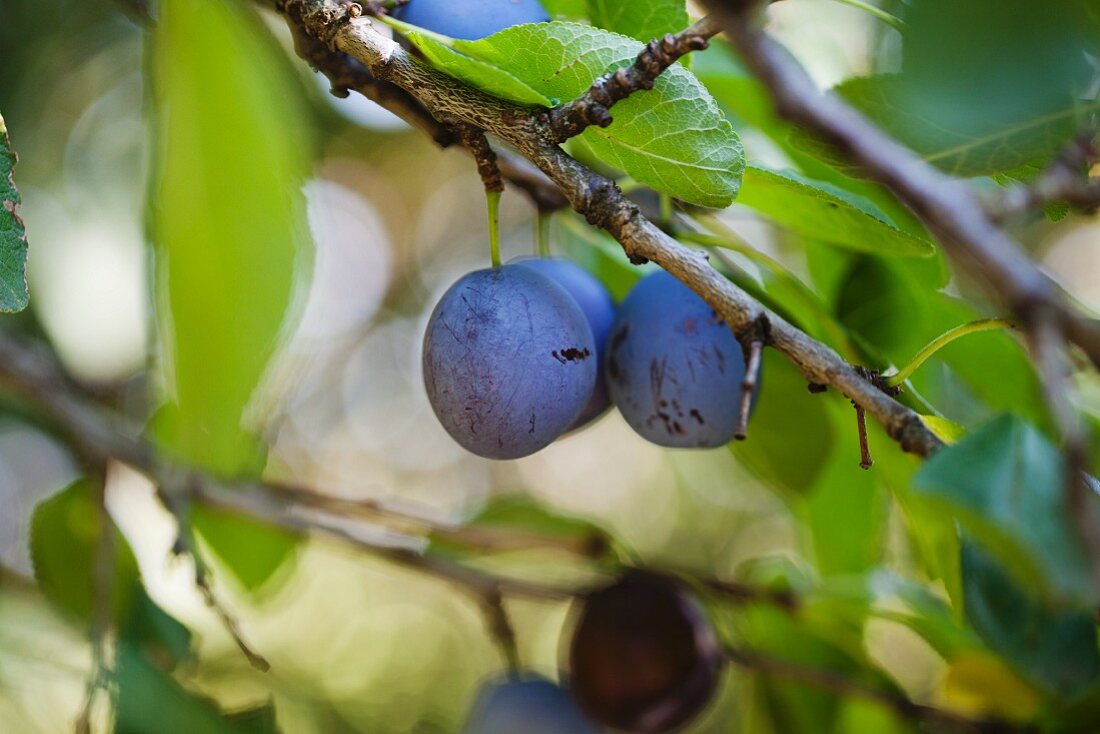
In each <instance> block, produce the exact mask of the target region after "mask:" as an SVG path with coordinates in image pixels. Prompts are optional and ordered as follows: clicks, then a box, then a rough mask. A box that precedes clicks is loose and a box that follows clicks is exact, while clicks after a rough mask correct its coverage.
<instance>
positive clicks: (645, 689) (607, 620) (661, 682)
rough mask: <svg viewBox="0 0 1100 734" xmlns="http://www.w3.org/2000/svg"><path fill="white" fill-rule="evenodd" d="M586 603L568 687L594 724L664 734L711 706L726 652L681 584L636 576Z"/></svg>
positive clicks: (634, 573)
mask: <svg viewBox="0 0 1100 734" xmlns="http://www.w3.org/2000/svg"><path fill="white" fill-rule="evenodd" d="M580 604H581V608H580V614H579V616H578V619H577V622H576V626H575V631H574V633H573V638H572V641H571V643H570V647H569V667H570V675H571V678H570V687H571V689H572V693H573V697H574V699H575V700H576V701H577V703H578V705H579V706H580V709H581V711H583V712H584V713H585V714H586V715H587V716H588V717H589V718H591V719H592V720H594V721H596V722H598V723H601V724H604V725H606V726H609V727H611V728H613V729H618V730H621V731H627V732H636V733H638V734H658V733H660V732H667V731H669V730H671V729H675V728H677V727H679V726H681V725H683V724H685V723H686V722H687V721H689V720H690V719H692V718H694V717H695V716H696V715H697V714H698V713H699V712H700V711H701V710H702V709H703V707H704V706H706V704H707V702H708V701H710V699H711V697H712V695H713V694H714V689H715V686H716V685H717V682H718V676H719V673H720V671H721V668H722V662H723V656H722V649H721V646H720V645H719V643H718V638H717V635H716V634H715V632H714V628H713V627H712V626H711V623H710V620H709V619H708V618H707V615H706V613H705V611H704V610H703V608H702V606H701V605H700V604H699V603H698V602H697V601H696V600H695V598H694V597H693V596H692V595H691V594H690V593H689V592H688V591H687V589H686V588H685V587H684V586H683V584H682V583H681V582H680V581H678V580H676V579H674V578H672V577H666V576H662V575H658V574H654V573H649V572H644V571H631V572H628V573H627V574H626V575H625V576H623V577H622V578H621V579H620V580H619V581H617V582H615V583H613V584H611V585H610V586H607V587H605V588H603V589H600V590H598V591H596V592H594V593H592V594H590V595H589V596H588V597H587V598H586V599H584V600H583V601H582V602H580Z"/></svg>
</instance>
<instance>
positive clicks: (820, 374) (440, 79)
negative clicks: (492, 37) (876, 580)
mask: <svg viewBox="0 0 1100 734" xmlns="http://www.w3.org/2000/svg"><path fill="white" fill-rule="evenodd" d="M279 7H280V8H281V9H282V10H283V11H284V12H287V13H288V14H289V16H290V17H291V18H292V19H293V18H299V19H300V21H301V22H302V23H303V27H304V29H305V30H306V31H307V32H308V33H310V34H311V35H313V36H314V37H316V38H318V39H321V40H323V41H324V42H326V43H330V44H332V45H333V47H334V48H336V49H338V50H339V51H342V52H344V53H347V54H349V55H351V56H353V57H355V58H356V59H358V60H359V61H361V62H363V64H364V65H365V66H366V67H367V69H368V70H369V71H370V73H371V75H372V76H373V77H374V78H376V79H380V80H383V81H386V82H390V83H392V84H395V85H396V86H398V87H400V88H402V89H404V90H405V91H407V92H409V93H410V94H412V95H413V96H415V97H416V99H417V100H418V101H419V102H420V103H421V104H422V105H423V106H424V107H425V108H426V109H428V111H429V112H430V113H431V114H432V116H433V117H434V118H435V119H437V120H440V121H442V122H444V123H446V124H468V125H473V126H475V127H478V128H480V129H482V130H484V131H486V132H487V133H490V134H492V135H494V136H495V137H497V138H499V139H501V140H503V141H505V142H506V143H508V144H509V145H511V146H512V147H513V148H515V149H516V150H517V151H519V152H520V153H521V154H522V155H523V156H524V157H525V158H527V159H528V160H530V161H531V162H532V163H534V164H535V165H536V166H537V167H538V168H539V169H540V170H541V171H542V172H543V173H544V174H545V175H546V176H547V177H548V178H549V179H550V180H551V181H553V182H554V183H555V184H556V185H557V187H558V188H559V190H560V191H561V192H562V193H563V194H564V195H565V197H566V198H567V199H568V200H569V203H570V205H571V206H572V207H573V209H574V210H576V211H577V212H579V213H580V214H581V215H583V216H584V217H585V219H586V220H587V221H588V222H589V223H590V224H593V225H595V226H598V227H601V228H602V229H605V230H607V231H608V232H609V233H610V234H611V235H612V236H613V237H615V239H616V240H618V241H619V243H620V244H621V245H622V246H623V249H624V250H625V251H626V253H627V255H628V256H629V257H630V258H631V259H632V260H633V261H634V262H645V261H648V260H652V261H653V262H656V263H657V264H659V265H661V267H663V268H664V269H665V270H667V271H668V272H670V273H672V274H673V275H675V276H676V277H678V278H679V279H680V280H682V281H683V282H684V283H686V284H687V285H688V286H689V287H691V288H692V289H693V290H695V292H696V293H698V294H699V295H700V296H701V297H702V298H703V299H704V300H706V301H707V302H708V303H709V304H710V305H711V307H713V308H714V309H715V311H716V312H717V313H718V314H719V315H720V316H721V317H722V318H723V319H724V320H725V321H726V322H727V323H728V324H729V325H730V326H731V327H732V328H733V330H734V332H735V333H738V334H742V333H745V332H747V331H748V330H749V329H751V328H752V325H753V324H754V323H755V322H756V321H757V319H759V318H761V317H766V318H767V320H768V322H769V324H770V325H771V330H770V335H769V342H768V345H769V346H771V347H773V348H775V349H777V350H778V351H780V352H782V353H783V354H784V355H786V356H787V357H788V358H789V359H790V360H791V361H792V362H793V363H794V364H795V366H797V367H798V368H799V370H801V372H802V373H803V375H805V377H806V379H807V380H809V381H810V382H813V383H818V384H823V385H830V386H832V387H834V388H836V389H837V390H838V391H839V392H841V393H843V394H844V395H845V396H846V397H847V398H848V399H850V400H852V401H854V402H855V403H856V404H857V405H860V406H862V407H863V408H864V409H865V410H866V411H867V413H868V414H870V415H871V416H873V417H874V418H875V419H876V420H878V421H879V422H880V423H882V425H883V426H884V427H885V429H886V431H887V433H888V434H889V435H890V436H891V437H892V438H893V439H894V440H896V441H898V442H899V443H900V444H901V446H902V448H903V449H904V450H906V451H910V452H912V453H916V454H918V455H920V456H929V455H931V454H932V453H933V452H935V451H936V450H937V449H939V448H940V447H941V446H942V443H941V442H940V440H939V439H938V438H936V436H935V435H934V434H933V433H932V432H931V431H929V430H928V429H927V428H926V427H925V426H924V424H923V423H922V422H921V420H920V417H919V416H918V415H917V414H916V413H915V412H913V411H912V410H910V409H909V408H906V407H905V406H904V405H902V404H901V403H899V402H897V401H896V400H893V399H892V398H890V397H889V396H887V395H885V394H884V393H883V392H882V391H881V390H879V389H878V388H877V387H876V386H875V385H873V384H872V383H870V382H869V381H867V380H866V379H865V378H864V377H863V376H862V375H860V374H859V372H858V371H857V370H856V369H855V368H854V367H853V366H852V365H850V364H848V363H847V362H846V361H844V360H843V359H842V358H841V357H840V356H839V355H838V354H837V353H836V352H835V351H833V350H832V349H831V348H829V347H828V346H826V345H824V344H821V343H820V342H817V341H815V340H814V339H812V338H810V337H809V336H807V335H806V334H805V333H803V332H802V331H800V330H799V329H797V328H795V327H794V326H792V325H791V324H789V323H787V322H786V321H784V320H783V319H782V318H780V317H779V316H777V315H776V314H774V313H771V312H770V311H768V310H767V309H765V308H764V307H763V306H762V305H761V304H759V303H758V302H757V301H755V300H754V299H752V298H751V297H750V296H748V295H747V294H746V293H745V292H744V291H742V290H740V289H739V288H737V287H736V286H735V285H734V284H733V283H731V282H730V281H729V280H727V279H726V278H724V277H723V276H722V275H721V274H720V273H719V272H717V271H716V270H715V269H714V268H712V267H710V265H709V264H708V263H707V260H706V257H705V256H704V255H702V254H701V253H699V252H698V251H696V250H692V249H690V248H688V247H685V246H684V245H681V244H680V243H679V242H677V241H676V240H674V239H673V238H671V237H670V236H669V235H667V234H666V233H664V232H663V231H661V229H660V228H659V227H657V226H656V225H655V224H653V223H652V222H651V221H649V220H647V219H646V218H645V217H644V216H642V214H641V212H640V211H639V209H638V207H637V206H636V205H635V204H634V203H632V202H631V201H629V200H628V199H627V198H626V197H624V196H623V194H622V192H621V191H620V190H619V188H618V187H617V186H616V185H615V184H614V182H612V181H610V180H608V179H606V178H604V177H602V176H600V175H598V174H596V173H594V172H593V171H591V170H589V169H588V168H586V167H585V166H583V165H582V164H581V163H579V162H578V161H576V160H574V159H573V158H571V157H570V156H569V155H567V154H566V153H565V152H564V151H562V150H561V149H560V148H559V147H558V146H557V145H555V144H554V143H553V136H552V135H551V133H550V131H549V129H548V126H547V124H546V122H545V119H546V118H545V115H544V114H543V113H542V111H540V110H539V109H537V108H529V107H523V106H520V105H515V104H511V103H508V102H505V101H502V100H499V99H497V98H495V97H492V96H490V95H488V94H485V93H483V92H480V91H478V90H476V89H472V88H470V87H466V86H464V85H462V84H461V83H460V82H457V81H456V80H454V79H453V78H451V77H449V76H447V75H445V74H443V73H442V72H439V71H436V70H435V69H432V68H431V67H429V66H427V65H426V64H423V63H421V62H420V61H418V60H416V59H414V58H413V57H412V56H410V55H409V54H408V53H406V52H405V51H404V49H402V48H401V47H400V46H399V45H398V44H397V43H395V42H393V41H392V40H390V39H388V38H386V37H385V36H383V35H381V34H379V33H378V32H377V31H375V30H374V28H373V27H372V26H371V24H370V21H369V20H368V19H366V18H350V17H348V16H347V15H346V13H345V12H344V10H343V8H342V6H340V5H339V4H337V3H335V2H333V0H281V2H280V3H279Z"/></svg>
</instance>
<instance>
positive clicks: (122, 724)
mask: <svg viewBox="0 0 1100 734" xmlns="http://www.w3.org/2000/svg"><path fill="white" fill-rule="evenodd" d="M117 658H118V659H117V661H116V671H115V679H116V682H117V686H118V698H117V704H116V706H115V719H116V721H115V729H114V731H115V732H116V733H117V734H147V733H148V732H152V731H155V732H157V733H158V734H194V733H195V732H203V734H276V733H277V732H278V728H277V727H276V726H275V719H274V715H273V713H272V712H271V709H270V707H266V708H263V709H260V710H258V711H248V712H244V713H243V714H235V715H233V716H228V715H226V714H224V713H223V712H221V711H220V710H219V709H218V707H217V706H216V705H215V704H214V702H213V701H210V700H208V699H205V698H202V697H200V696H198V695H195V694H192V693H190V692H189V691H187V690H185V689H184V688H183V687H182V686H181V685H180V684H179V683H177V682H176V681H175V680H174V679H173V678H172V677H171V676H169V675H167V674H166V673H164V672H162V671H161V670H160V669H158V668H157V667H156V666H154V665H153V664H152V662H150V661H149V659H147V658H146V657H145V656H144V655H142V654H141V652H140V651H139V650H138V649H137V648H135V647H134V646H133V645H130V644H125V643H124V644H122V645H119V649H118V655H117Z"/></svg>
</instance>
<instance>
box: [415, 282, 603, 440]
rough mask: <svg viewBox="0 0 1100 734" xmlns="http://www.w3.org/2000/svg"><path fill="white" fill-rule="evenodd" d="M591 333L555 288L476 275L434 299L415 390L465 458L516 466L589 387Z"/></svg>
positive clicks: (568, 419)
mask: <svg viewBox="0 0 1100 734" xmlns="http://www.w3.org/2000/svg"><path fill="white" fill-rule="evenodd" d="M595 357H596V344H595V342H594V341H593V339H592V329H591V328H590V327H589V326H588V322H587V321H586V320H585V318H584V314H583V313H582V312H581V309H580V306H578V305H577V303H576V301H574V300H573V297H572V296H570V295H569V294H568V293H567V292H566V291H565V289H564V288H562V287H561V286H560V285H558V284H557V283H555V282H554V281H552V280H550V279H549V278H547V277H546V276H545V275H542V274H541V273H538V272H536V271H535V270H533V269H531V268H523V267H518V266H516V265H505V266H503V267H498V268H489V269H486V270H477V271H474V272H472V273H469V274H467V275H465V276H463V277H462V278H460V279H459V280H458V282H457V283H455V284H454V285H453V286H451V288H450V289H449V290H448V291H447V292H446V293H445V294H444V295H443V298H442V299H440V301H439V303H438V304H437V305H436V307H435V310H434V311H433V312H432V315H431V318H430V319H429V320H428V329H427V332H426V333H425V334H424V352H423V365H424V386H425V387H426V388H427V392H428V400H429V401H430V402H431V405H432V409H433V410H434V411H435V414H436V416H437V417H438V418H439V421H440V423H442V424H443V427H444V428H445V429H446V430H447V432H448V433H449V434H451V436H452V437H453V438H454V439H455V440H456V441H457V442H458V443H459V444H461V445H462V446H463V447H465V448H466V449H467V450H469V451H471V452H473V453H475V454H477V455H478V456H484V457H486V458H489V459H517V458H519V457H521V456H527V455H529V454H533V453H535V452H536V451H538V450H539V449H542V448H544V447H545V446H548V445H549V444H550V443H551V442H552V441H554V439H556V438H557V437H558V436H560V435H561V434H562V433H564V432H565V431H566V430H567V429H568V428H569V427H570V426H571V425H572V424H573V422H574V421H575V420H576V419H577V416H578V415H580V413H581V411H582V410H583V409H584V407H585V405H586V404H587V403H588V399H589V397H590V396H591V395H592V389H593V388H594V386H595V384H596V359H595Z"/></svg>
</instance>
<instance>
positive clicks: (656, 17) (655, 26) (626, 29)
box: [588, 0, 688, 42]
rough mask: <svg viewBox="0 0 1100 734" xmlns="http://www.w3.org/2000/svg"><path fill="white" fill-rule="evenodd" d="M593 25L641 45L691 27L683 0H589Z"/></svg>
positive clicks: (589, 15) (589, 14)
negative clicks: (636, 41) (631, 39)
mask: <svg viewBox="0 0 1100 734" xmlns="http://www.w3.org/2000/svg"><path fill="white" fill-rule="evenodd" d="M588 17H589V19H590V20H591V21H592V25H594V26H597V27H599V28H604V29H606V30H609V31H614V32H615V33H621V34H623V35H624V36H630V37H631V38H636V39H638V40H639V41H643V42H645V41H650V40H652V39H654V38H660V37H662V36H664V35H665V34H666V33H676V32H677V31H682V30H683V29H684V28H687V26H688V14H687V7H685V4H684V0H646V2H644V3H639V2H637V0H588Z"/></svg>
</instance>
